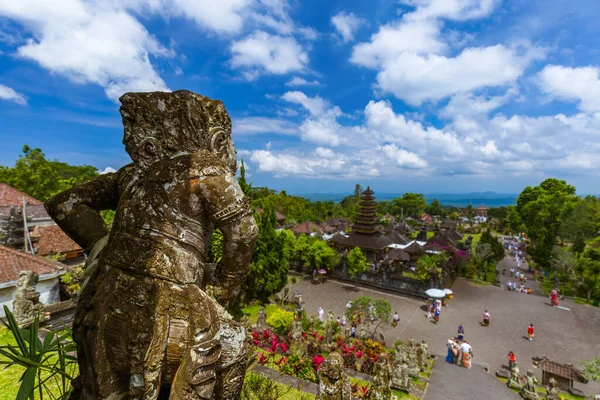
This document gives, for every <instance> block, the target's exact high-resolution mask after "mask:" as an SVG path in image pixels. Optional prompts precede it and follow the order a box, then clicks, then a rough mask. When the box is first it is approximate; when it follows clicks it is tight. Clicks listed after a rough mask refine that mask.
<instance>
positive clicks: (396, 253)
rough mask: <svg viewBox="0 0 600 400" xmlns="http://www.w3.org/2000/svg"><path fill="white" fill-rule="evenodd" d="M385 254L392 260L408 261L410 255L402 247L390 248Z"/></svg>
mask: <svg viewBox="0 0 600 400" xmlns="http://www.w3.org/2000/svg"><path fill="white" fill-rule="evenodd" d="M385 256H386V257H387V258H388V259H390V260H392V261H409V260H410V255H409V254H408V253H407V252H406V251H404V250H402V249H390V250H389V251H388V252H387V253H385Z"/></svg>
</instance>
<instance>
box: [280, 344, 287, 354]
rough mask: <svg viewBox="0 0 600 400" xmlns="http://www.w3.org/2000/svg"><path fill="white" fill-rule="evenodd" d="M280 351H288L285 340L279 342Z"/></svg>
mask: <svg viewBox="0 0 600 400" xmlns="http://www.w3.org/2000/svg"><path fill="white" fill-rule="evenodd" d="M281 351H283V352H284V353H285V352H287V351H288V347H287V344H285V342H281Z"/></svg>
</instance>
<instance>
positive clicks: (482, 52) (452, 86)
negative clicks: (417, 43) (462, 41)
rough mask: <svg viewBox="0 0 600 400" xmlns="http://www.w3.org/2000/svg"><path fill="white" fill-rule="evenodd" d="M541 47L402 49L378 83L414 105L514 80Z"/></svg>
mask: <svg viewBox="0 0 600 400" xmlns="http://www.w3.org/2000/svg"><path fill="white" fill-rule="evenodd" d="M541 56H542V53H541V52H540V51H538V50H537V49H526V50H525V51H524V52H523V53H522V54H521V53H520V52H519V51H518V50H517V49H513V48H507V47H505V46H503V45H495V46H490V47H479V48H467V49H464V50H463V51H462V52H461V53H460V54H458V55H457V56H456V57H445V56H440V55H435V54H429V55H425V56H422V55H418V54H415V53H408V52H406V53H402V54H400V55H399V56H398V57H397V58H396V59H394V60H392V61H389V62H387V63H385V64H384V65H383V67H382V69H381V70H380V72H379V73H378V74H377V85H378V87H379V88H380V89H381V90H383V91H385V92H391V93H393V94H394V95H395V96H396V97H397V98H399V99H402V100H404V101H406V102H407V103H408V104H411V105H421V104H422V103H423V102H425V101H427V100H433V101H436V100H440V99H443V98H445V97H448V96H451V95H453V94H455V93H464V92H469V91H472V90H475V89H479V88H485V87H494V86H506V85H510V84H514V83H515V82H516V80H517V78H519V77H520V76H521V75H522V73H523V71H524V70H525V68H526V67H527V66H528V65H529V64H530V63H531V61H532V60H534V59H536V58H540V57H541Z"/></svg>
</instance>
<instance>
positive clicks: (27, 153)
mask: <svg viewBox="0 0 600 400" xmlns="http://www.w3.org/2000/svg"><path fill="white" fill-rule="evenodd" d="M97 175H98V170H97V169H96V168H95V167H92V166H90V165H82V166H76V165H69V164H67V163H64V162H60V161H57V160H52V161H49V160H47V159H46V156H45V155H44V153H43V152H42V150H41V149H38V148H36V149H32V148H31V147H29V146H27V145H24V146H23V154H22V155H20V156H19V159H18V160H17V162H16V163H15V166H14V167H6V166H0V182H5V183H7V184H9V185H10V186H12V187H14V188H15V189H18V190H20V191H22V192H24V193H27V194H28V195H30V196H31V197H33V198H36V199H38V200H41V201H46V200H48V199H49V198H50V197H51V196H53V195H55V194H57V193H59V192H62V191H63V190H66V189H69V188H70V187H72V186H73V185H75V184H78V183H82V182H86V181H89V180H90V179H92V178H94V177H95V176H97Z"/></svg>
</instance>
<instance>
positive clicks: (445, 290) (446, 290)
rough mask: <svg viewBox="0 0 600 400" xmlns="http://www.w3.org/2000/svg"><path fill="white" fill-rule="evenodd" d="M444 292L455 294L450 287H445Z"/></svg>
mask: <svg viewBox="0 0 600 400" xmlns="http://www.w3.org/2000/svg"><path fill="white" fill-rule="evenodd" d="M444 293H446V294H454V292H453V291H452V290H450V289H444Z"/></svg>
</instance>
